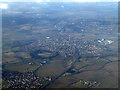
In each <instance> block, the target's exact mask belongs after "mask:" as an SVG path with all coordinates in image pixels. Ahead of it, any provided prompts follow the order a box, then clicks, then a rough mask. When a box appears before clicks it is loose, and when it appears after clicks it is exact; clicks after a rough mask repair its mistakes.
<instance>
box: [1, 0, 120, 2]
mask: <svg viewBox="0 0 120 90" xmlns="http://www.w3.org/2000/svg"><path fill="white" fill-rule="evenodd" d="M1 1H2V2H38V1H40V2H118V1H119V0H1Z"/></svg>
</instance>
